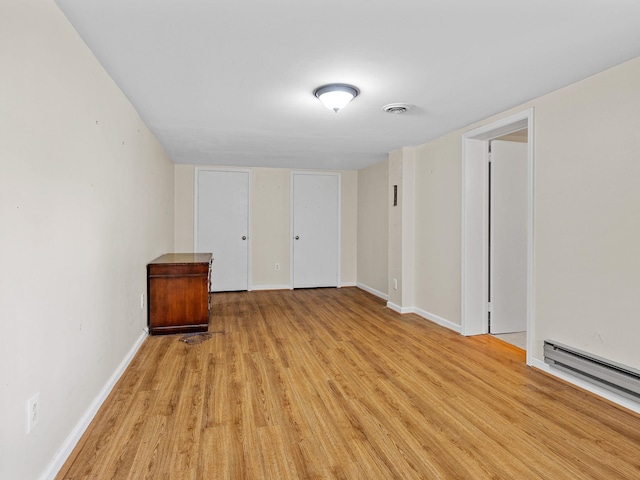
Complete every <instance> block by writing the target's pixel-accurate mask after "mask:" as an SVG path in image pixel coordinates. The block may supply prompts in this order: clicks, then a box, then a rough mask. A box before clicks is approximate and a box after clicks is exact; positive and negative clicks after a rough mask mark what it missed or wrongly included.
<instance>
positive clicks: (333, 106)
mask: <svg viewBox="0 0 640 480" xmlns="http://www.w3.org/2000/svg"><path fill="white" fill-rule="evenodd" d="M359 93H360V91H359V90H358V89H357V88H356V87H354V86H353V85H347V84H346V83H331V84H329V85H324V86H322V87H318V88H316V89H315V90H314V92H313V94H314V95H315V96H316V97H317V98H318V100H320V101H321V102H322V104H323V105H324V106H325V107H327V108H328V109H329V110H333V111H334V112H336V113H338V111H340V109H342V108H344V107H346V106H347V105H349V102H350V101H351V100H353V99H354V98H356V97H357V96H358V94H359Z"/></svg>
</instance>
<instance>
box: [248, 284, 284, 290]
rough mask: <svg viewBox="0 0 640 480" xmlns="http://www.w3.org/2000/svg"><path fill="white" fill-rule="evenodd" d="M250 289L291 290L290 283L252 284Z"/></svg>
mask: <svg viewBox="0 0 640 480" xmlns="http://www.w3.org/2000/svg"><path fill="white" fill-rule="evenodd" d="M251 290H291V285H252V286H251Z"/></svg>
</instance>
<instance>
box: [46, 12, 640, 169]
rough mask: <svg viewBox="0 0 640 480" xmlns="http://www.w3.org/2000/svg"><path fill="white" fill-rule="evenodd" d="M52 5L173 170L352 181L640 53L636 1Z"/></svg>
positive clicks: (639, 27)
mask: <svg viewBox="0 0 640 480" xmlns="http://www.w3.org/2000/svg"><path fill="white" fill-rule="evenodd" d="M56 3H57V4H58V5H59V7H60V8H61V9H62V11H63V12H64V13H65V15H66V16H67V17H68V18H69V20H70V22H71V23H72V24H73V26H74V27H75V28H76V30H77V31H78V32H79V34H80V35H81V36H82V38H83V39H84V40H85V42H86V43H87V45H88V46H89V48H90V49H91V50H92V51H93V53H94V54H95V56H96V57H97V58H98V60H99V61H100V62H101V63H102V65H103V66H104V68H105V69H106V70H107V72H108V73H109V74H110V75H111V76H112V77H113V79H114V80H115V81H116V83H117V84H118V85H119V86H120V88H121V89H122V90H123V91H124V93H125V94H126V95H127V97H128V98H129V99H130V101H131V102H132V103H133V105H134V106H135V108H136V109H137V110H138V112H139V113H140V115H141V117H142V118H143V120H144V121H145V123H146V124H147V125H148V126H149V128H150V129H151V130H152V131H153V132H154V133H155V135H156V136H157V138H158V139H159V141H160V142H161V143H162V144H163V145H164V147H165V148H166V150H167V152H168V153H169V155H170V156H171V158H172V159H173V161H174V162H176V163H194V164H210V165H213V164H215V165H242V166H269V167H292V168H314V169H319V168H321V169H324V168H327V169H334V168H340V169H359V168H362V167H365V166H367V165H371V164H373V163H376V162H378V161H380V160H383V159H384V158H386V156H387V153H388V152H390V151H391V150H394V149H396V148H399V147H402V146H411V145H419V144H421V143H424V142H427V141H429V140H431V139H433V138H436V137H438V136H440V135H443V134H445V133H448V132H450V131H452V130H455V129H457V128H461V127H463V126H466V125H468V124H470V123H473V122H474V121H477V120H480V119H483V118H485V117H487V116H489V115H491V114H494V113H498V112H501V111H504V110H505V109H507V108H510V107H513V106H516V105H519V104H521V103H522V102H525V101H527V100H529V99H532V98H535V97H538V96H540V95H543V94H545V93H547V92H550V91H553V90H555V89H557V88H559V87H562V86H564V85H567V84H570V83H573V82H575V81H577V80H580V79H582V78H585V77H587V76H589V75H592V74H594V73H597V72H599V71H602V70H605V69H607V68H609V67H611V66H614V65H617V64H619V63H622V62H624V61H626V60H629V59H631V58H634V57H637V56H640V1H637V0H607V1H604V0H535V1H520V0H486V1H482V2H479V1H477V0H446V1H445V0H394V1H393V2H391V1H388V0H387V1H381V0H366V1H365V0H342V1H339V2H338V1H335V0H323V1H317V0H272V1H265V0H215V1H213V0H209V1H204V0H57V1H56ZM331 82H340V83H351V84H353V85H356V86H357V87H358V88H359V89H360V91H361V94H360V96H358V97H357V98H356V99H355V100H354V101H353V102H352V103H351V104H350V105H349V106H348V107H346V108H345V109H344V110H342V111H341V112H339V113H337V114H334V113H332V112H331V111H329V110H328V109H326V108H325V107H323V106H322V105H321V104H320V103H319V102H318V100H317V99H316V98H315V97H314V96H313V90H314V89H315V88H316V87H318V86H320V85H323V84H326V83H331ZM396 102H403V103H410V104H413V105H415V108H414V109H413V110H411V111H410V112H408V113H406V114H403V115H393V114H386V113H384V112H382V110H381V108H382V107H383V106H384V105H386V104H388V103H396Z"/></svg>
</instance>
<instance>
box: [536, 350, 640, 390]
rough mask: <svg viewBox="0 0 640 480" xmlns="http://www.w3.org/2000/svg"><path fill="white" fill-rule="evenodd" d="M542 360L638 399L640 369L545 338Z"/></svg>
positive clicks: (608, 388)
mask: <svg viewBox="0 0 640 480" xmlns="http://www.w3.org/2000/svg"><path fill="white" fill-rule="evenodd" d="M544 361H545V363H548V364H549V365H551V366H553V367H555V368H557V369H559V370H563V371H565V372H568V373H571V374H572V375H575V376H577V377H580V378H582V379H584V380H587V381H588V382H591V383H594V384H596V385H599V386H601V387H603V388H606V389H607V390H610V391H612V392H615V393H617V394H619V395H623V396H624V397H627V398H630V399H631V400H635V401H640V371H638V370H636V369H633V368H631V367H627V366H625V365H620V364H619V363H615V362H612V361H610V360H605V359H604V358H600V357H596V356H595V355H591V354H590V353H586V352H583V351H581V350H577V349H575V348H572V347H568V346H566V345H563V344H561V343H557V342H552V341H550V340H545V341H544Z"/></svg>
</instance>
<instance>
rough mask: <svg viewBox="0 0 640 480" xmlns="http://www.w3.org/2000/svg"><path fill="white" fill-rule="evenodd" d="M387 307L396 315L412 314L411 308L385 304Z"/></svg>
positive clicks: (389, 303) (390, 303)
mask: <svg viewBox="0 0 640 480" xmlns="http://www.w3.org/2000/svg"><path fill="white" fill-rule="evenodd" d="M387 307H388V308H390V309H391V310H393V311H395V312H398V313H413V310H414V308H413V307H401V306H400V305H396V304H395V303H393V302H387Z"/></svg>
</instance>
